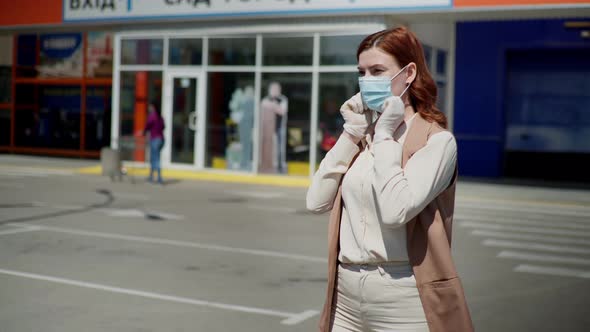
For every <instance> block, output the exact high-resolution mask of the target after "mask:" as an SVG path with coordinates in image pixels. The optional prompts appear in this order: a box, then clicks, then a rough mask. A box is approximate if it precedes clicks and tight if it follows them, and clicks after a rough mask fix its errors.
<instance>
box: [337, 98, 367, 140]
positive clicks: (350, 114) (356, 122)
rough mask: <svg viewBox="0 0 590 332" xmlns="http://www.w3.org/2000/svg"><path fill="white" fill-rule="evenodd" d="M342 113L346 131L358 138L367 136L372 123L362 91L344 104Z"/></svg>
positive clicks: (341, 109) (341, 108)
mask: <svg viewBox="0 0 590 332" xmlns="http://www.w3.org/2000/svg"><path fill="white" fill-rule="evenodd" d="M340 114H342V117H343V118H344V122H345V123H344V126H343V127H344V131H346V132H347V133H348V134H349V135H350V136H352V137H354V138H355V139H357V140H360V139H362V138H363V137H365V133H366V132H367V127H368V126H369V124H370V112H365V107H364V105H363V99H362V97H361V94H360V92H359V93H357V94H356V95H354V96H353V97H352V98H350V99H348V100H347V101H346V102H345V103H344V104H342V106H341V107H340Z"/></svg>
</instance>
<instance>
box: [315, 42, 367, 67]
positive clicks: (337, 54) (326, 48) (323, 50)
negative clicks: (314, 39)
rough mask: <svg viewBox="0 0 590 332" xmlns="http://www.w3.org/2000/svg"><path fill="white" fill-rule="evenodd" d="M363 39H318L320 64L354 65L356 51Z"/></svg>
mask: <svg viewBox="0 0 590 332" xmlns="http://www.w3.org/2000/svg"><path fill="white" fill-rule="evenodd" d="M364 38H365V36H364V35H356V36H322V37H320V64H321V65H356V63H357V60H356V50H357V48H358V46H359V44H360V43H361V41H362V40H363V39H364Z"/></svg>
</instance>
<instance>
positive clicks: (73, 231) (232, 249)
mask: <svg viewBox="0 0 590 332" xmlns="http://www.w3.org/2000/svg"><path fill="white" fill-rule="evenodd" d="M6 225H10V226H15V227H19V226H31V227H38V228H39V230H41V231H50V232H57V233H65V234H73V235H83V236H92V237H99V238H106V239H117V240H125V241H135V242H143V243H151V244H164V245H171V246H177V247H189V248H197V249H205V250H215V251H225V252H232V253H239V254H246V255H256V256H265V257H274V258H284V259H293V260H300V261H307V262H312V263H326V262H327V261H328V260H327V259H326V258H322V257H313V256H305V255H297V254H289V253H284V252H278V251H267V250H258V249H247V248H237V247H226V246H219V245H214V244H206V243H197V242H188V241H176V240H168V239H161V238H153V237H142V236H132V235H121V234H114V233H102V232H92V231H84V230H79V229H72V228H63V227H52V226H42V225H33V224H23V223H19V224H6Z"/></svg>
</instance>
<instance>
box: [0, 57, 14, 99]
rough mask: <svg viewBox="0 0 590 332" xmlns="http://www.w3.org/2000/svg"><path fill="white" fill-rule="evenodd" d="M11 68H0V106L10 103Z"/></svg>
mask: <svg viewBox="0 0 590 332" xmlns="http://www.w3.org/2000/svg"><path fill="white" fill-rule="evenodd" d="M11 82H12V67H10V66H0V104H1V103H10V95H11V92H12V84H11Z"/></svg>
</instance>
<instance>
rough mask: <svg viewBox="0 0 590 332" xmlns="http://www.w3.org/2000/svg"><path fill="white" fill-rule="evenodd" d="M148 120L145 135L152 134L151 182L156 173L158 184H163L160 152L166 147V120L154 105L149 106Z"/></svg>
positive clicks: (149, 178) (149, 179)
mask: <svg viewBox="0 0 590 332" xmlns="http://www.w3.org/2000/svg"><path fill="white" fill-rule="evenodd" d="M148 110H149V114H148V119H147V123H146V124H145V129H144V131H143V132H144V135H145V134H147V133H148V132H149V134H150V175H149V177H148V181H149V182H153V181H154V172H157V173H158V183H160V184H162V183H163V181H162V170H161V169H160V151H161V150H162V147H163V146H164V119H163V118H162V115H161V114H160V111H159V110H158V109H157V108H156V105H155V104H154V103H150V104H149V105H148Z"/></svg>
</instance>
